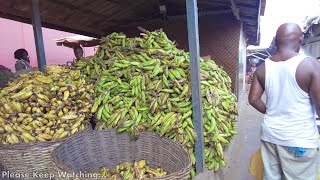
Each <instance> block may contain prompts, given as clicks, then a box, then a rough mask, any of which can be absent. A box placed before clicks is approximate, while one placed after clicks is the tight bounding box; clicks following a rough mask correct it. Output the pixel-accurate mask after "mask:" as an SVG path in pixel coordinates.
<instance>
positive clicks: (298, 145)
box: [249, 23, 320, 180]
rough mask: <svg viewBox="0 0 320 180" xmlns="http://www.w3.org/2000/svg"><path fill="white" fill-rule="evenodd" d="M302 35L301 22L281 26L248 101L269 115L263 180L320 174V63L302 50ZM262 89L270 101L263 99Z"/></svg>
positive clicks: (303, 179)
mask: <svg viewBox="0 0 320 180" xmlns="http://www.w3.org/2000/svg"><path fill="white" fill-rule="evenodd" d="M302 35H303V33H302V30H301V28H300V27H299V25H297V24H293V23H286V24H283V25H281V26H280V27H279V28H278V30H277V34H276V46H277V53H276V54H274V55H273V56H272V57H270V58H268V59H266V60H265V63H264V64H262V65H261V66H259V68H258V69H257V70H256V72H255V74H254V77H253V81H252V84H251V88H250V93H249V103H250V104H251V105H252V106H253V107H254V108H255V109H257V110H258V111H259V112H261V113H263V114H265V116H264V121H263V123H262V128H261V153H262V159H263V164H264V174H265V175H264V179H265V180H282V179H286V180H316V179H317V174H318V169H319V161H320V157H319V152H318V148H319V142H318V138H319V132H318V129H317V125H316V117H315V113H317V115H318V116H319V115H320V62H318V61H317V60H316V59H314V58H311V57H307V56H303V55H300V54H299V53H298V52H299V50H300V47H301V42H302V38H303V37H302ZM264 92H265V93H266V97H267V100H266V103H264V102H263V101H262V99H261V96H262V94H263V93H264ZM319 117H320V116H319Z"/></svg>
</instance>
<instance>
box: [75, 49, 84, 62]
mask: <svg viewBox="0 0 320 180" xmlns="http://www.w3.org/2000/svg"><path fill="white" fill-rule="evenodd" d="M73 52H74V55H75V57H76V59H75V61H78V60H80V59H81V58H83V49H82V47H80V46H75V47H74V48H73Z"/></svg>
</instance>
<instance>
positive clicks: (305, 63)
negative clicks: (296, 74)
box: [298, 57, 320, 71]
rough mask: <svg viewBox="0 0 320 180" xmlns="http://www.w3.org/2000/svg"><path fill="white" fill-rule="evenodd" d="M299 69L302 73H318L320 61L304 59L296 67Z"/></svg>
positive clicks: (310, 58)
mask: <svg viewBox="0 0 320 180" xmlns="http://www.w3.org/2000/svg"><path fill="white" fill-rule="evenodd" d="M298 68H299V69H301V70H304V71H319V70H320V61H319V60H317V59H315V58H313V57H306V58H305V59H304V60H302V62H301V63H300V64H299V66H298Z"/></svg>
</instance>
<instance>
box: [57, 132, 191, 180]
mask: <svg viewBox="0 0 320 180" xmlns="http://www.w3.org/2000/svg"><path fill="white" fill-rule="evenodd" d="M106 131H110V132H113V133H116V134H123V133H126V132H122V133H118V132H116V131H115V129H102V130H92V131H88V132H84V133H81V134H77V135H75V136H73V138H70V139H68V140H66V141H65V142H63V143H61V144H59V145H58V146H57V147H56V148H55V149H54V150H53V151H52V153H51V161H52V162H53V166H55V167H56V169H57V170H63V171H65V172H69V173H72V172H75V171H73V170H72V169H71V168H70V167H69V166H67V165H63V164H62V163H58V159H59V158H58V157H57V155H56V153H57V151H58V149H59V147H61V146H62V145H63V144H67V143H69V142H72V141H73V140H74V139H75V138H76V137H77V136H79V137H82V136H87V135H92V134H93V133H96V134H102V133H105V132H106ZM142 134H151V135H155V136H156V137H158V138H160V139H161V140H164V141H167V142H169V143H173V144H175V145H177V146H178V147H180V148H181V149H182V150H183V151H184V152H185V153H186V154H187V163H188V165H187V166H186V167H184V168H183V169H180V170H179V171H176V172H173V173H170V174H167V175H165V176H162V177H157V178H147V179H146V180H156V179H163V178H169V177H170V179H174V178H175V177H176V178H177V177H181V176H182V175H185V174H186V173H187V175H189V173H190V171H191V168H192V160H191V155H190V154H189V151H188V150H187V148H186V147H184V146H183V145H182V144H180V143H178V142H175V141H173V140H172V139H169V138H167V137H161V136H160V135H159V134H157V133H155V132H149V131H143V132H141V133H140V135H142ZM138 139H139V138H138Z"/></svg>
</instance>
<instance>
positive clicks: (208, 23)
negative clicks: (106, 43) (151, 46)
mask: <svg viewBox="0 0 320 180" xmlns="http://www.w3.org/2000/svg"><path fill="white" fill-rule="evenodd" d="M137 26H141V27H143V28H145V29H147V30H149V31H152V30H155V29H159V28H163V29H164V30H165V32H166V34H167V35H168V37H169V38H170V39H172V40H175V41H176V42H177V44H178V48H180V49H184V50H186V51H188V49H189V47H188V30H187V21H186V18H185V17H184V18H175V19H172V18H169V20H168V21H166V22H165V23H164V22H163V21H158V22H157V21H154V22H151V23H138V24H135V25H134V26H128V27H125V28H122V29H119V31H122V32H124V33H126V34H127V35H129V36H138V35H139V33H140V32H139V31H138V30H137V28H136V27H137ZM240 29H241V23H240V22H239V21H237V20H236V19H235V18H234V16H233V14H231V13H228V14H220V15H207V16H200V17H199V36H200V55H201V56H202V57H204V56H211V58H212V59H213V60H214V61H215V62H216V63H217V64H218V65H220V66H223V68H224V69H225V70H226V72H227V73H228V74H229V75H230V77H231V78H232V82H233V84H232V88H233V90H234V92H236V91H237V82H238V81H237V75H238V64H239V63H238V62H239V36H240ZM241 79H242V77H241ZM236 94H237V92H236Z"/></svg>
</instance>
